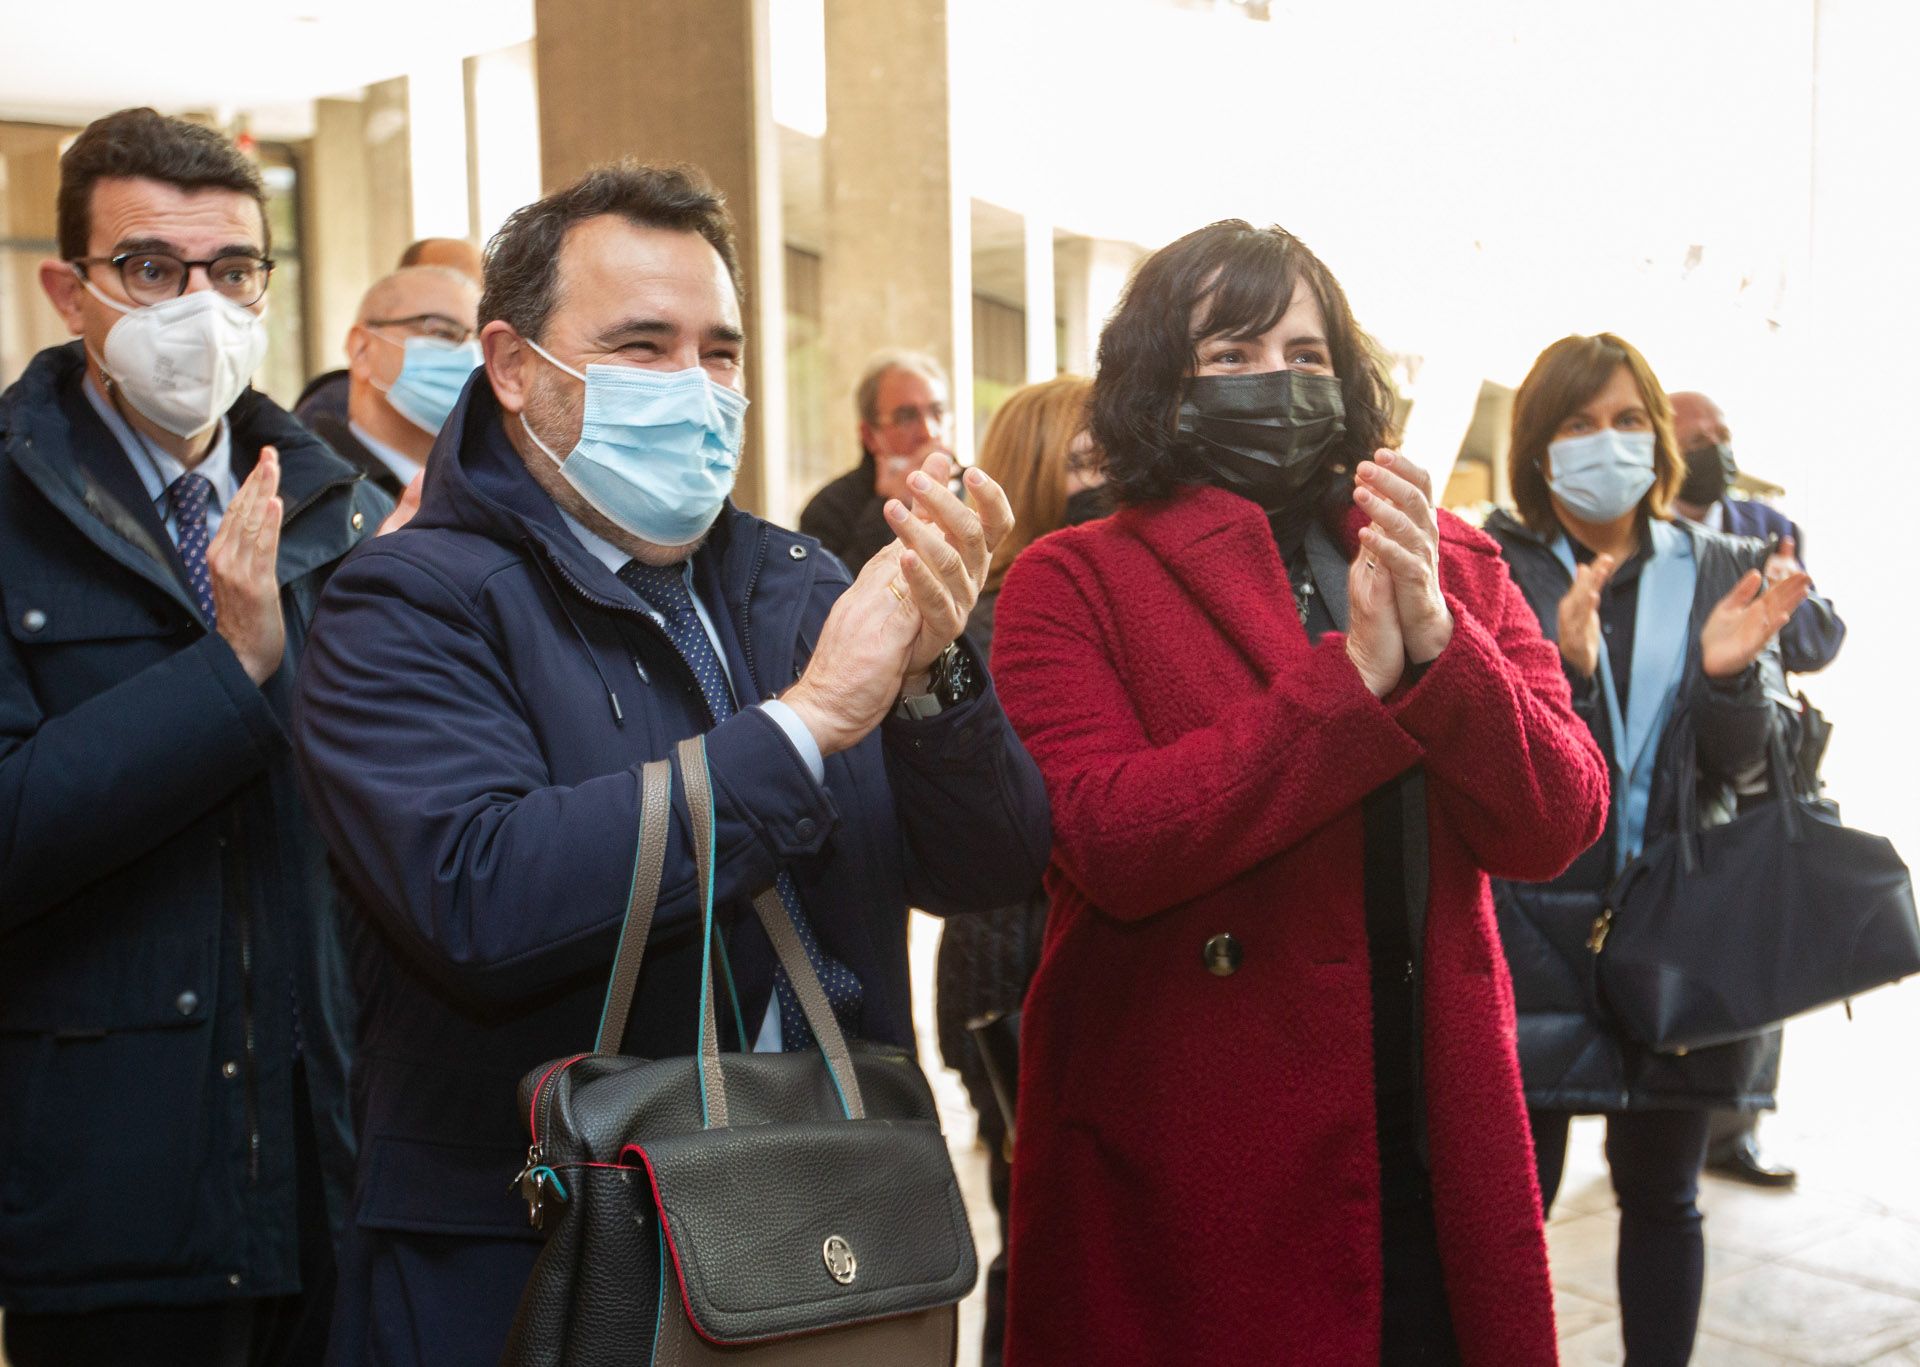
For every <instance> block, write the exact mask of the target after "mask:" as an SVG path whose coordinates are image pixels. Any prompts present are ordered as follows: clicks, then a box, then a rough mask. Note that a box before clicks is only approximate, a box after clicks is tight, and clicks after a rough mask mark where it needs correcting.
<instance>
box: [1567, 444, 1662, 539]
mask: <svg viewBox="0 0 1920 1367" xmlns="http://www.w3.org/2000/svg"><path fill="white" fill-rule="evenodd" d="M1547 458H1548V459H1549V460H1550V461H1552V462H1553V474H1552V475H1551V476H1550V477H1549V478H1548V480H1547V487H1548V488H1550V489H1552V490H1553V494H1554V497H1555V498H1558V499H1559V500H1560V502H1561V503H1563V504H1565V505H1566V509H1567V511H1568V512H1570V513H1572V514H1573V515H1574V516H1575V517H1577V518H1579V519H1581V520H1582V521H1583V522H1611V521H1613V520H1614V519H1615V518H1617V517H1624V516H1625V515H1626V514H1627V513H1629V512H1631V511H1633V509H1634V508H1636V507H1638V506H1639V504H1640V500H1641V499H1643V498H1645V497H1646V494H1647V490H1649V489H1651V488H1652V487H1653V433H1651V432H1620V431H1616V430H1615V429H1613V428H1611V427H1609V428H1606V429H1605V430H1603V431H1599V432H1590V433H1588V434H1587V435H1586V436H1584V437H1567V438H1565V439H1564V440H1561V441H1556V442H1554V443H1552V444H1551V445H1550V446H1548V447H1547Z"/></svg>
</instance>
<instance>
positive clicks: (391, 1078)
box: [295, 374, 1049, 1363]
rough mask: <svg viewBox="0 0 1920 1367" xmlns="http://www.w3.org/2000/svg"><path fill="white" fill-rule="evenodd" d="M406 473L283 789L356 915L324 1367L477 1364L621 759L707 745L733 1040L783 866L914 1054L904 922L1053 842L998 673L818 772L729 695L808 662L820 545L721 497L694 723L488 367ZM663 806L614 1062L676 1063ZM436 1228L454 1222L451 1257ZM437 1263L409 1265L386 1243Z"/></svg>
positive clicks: (505, 1261) (684, 846) (674, 963)
mask: <svg viewBox="0 0 1920 1367" xmlns="http://www.w3.org/2000/svg"><path fill="white" fill-rule="evenodd" d="M427 470H428V473H427V481H426V487H425V493H424V497H423V500H422V505H421V509H420V512H419V514H418V515H417V516H416V517H415V518H414V520H413V522H412V524H411V525H409V526H408V527H407V528H405V529H404V530H402V531H399V532H396V533H393V534H391V535H389V536H386V537H383V538H381V540H380V541H379V542H378V543H377V544H376V545H374V546H371V547H369V548H368V549H367V550H366V551H365V552H363V553H362V554H360V555H357V556H355V557H354V558H353V559H352V561H350V562H349V563H348V564H347V565H346V566H344V567H343V568H342V569H341V571H340V573H339V574H337V575H336V576H335V577H334V579H333V581H332V583H331V584H329V585H328V588H327V592H326V596H325V598H324V600H323V601H322V603H321V607H320V615H319V620H318V624H317V627H316V631H315V639H314V643H313V648H312V650H311V651H310V652H309V654H308V657H307V659H306V660H305V662H304V666H303V669H302V671H301V676H300V682H299V700H298V705H297V709H296V721H295V731H296V740H297V744H298V746H299V750H300V761H301V771H302V775H303V778H304V781H305V783H306V786H307V790H308V792H309V794H310V797H311V800H312V803H313V806H314V810H315V813H316V817H317V820H318V821H319V823H320V825H321V827H322V828H323V829H324V830H325V831H326V834H327V837H328V840H329V841H330V843H331V845H332V847H333V850H334V853H335V855H336V857H337V858H338V860H339V862H340V864H341V866H342V867H343V869H344V871H345V873H346V874H347V876H348V878H349V881H350V883H351V886H352V890H353V894H354V896H355V899H356V901H357V903H358V906H359V909H360V912H361V917H360V919H359V923H358V933H357V937H356V951H355V962H356V970H357V978H358V982H359V985H360V987H361V990H362V993H363V1015H362V1017H361V1028H360V1042H361V1047H362V1053H361V1057H360V1064H359V1067H358V1069H357V1071H356V1076H355V1102H356V1107H357V1118H358V1119H359V1121H360V1124H361V1127H362V1129H361V1136H362V1149H361V1162H360V1172H359V1184H358V1187H357V1190H356V1206H355V1228H354V1229H353V1230H352V1231H350V1234H349V1238H348V1241H347V1247H346V1249H345V1250H344V1251H343V1255H342V1256H343V1268H342V1281H341V1288H340V1292H339V1296H340V1312H339V1315H338V1317H337V1319H336V1322H335V1335H336V1337H335V1343H334V1347H333V1351H334V1354H335V1358H334V1360H335V1361H336V1362H342V1363H351V1362H359V1361H364V1360H368V1359H370V1358H374V1357H383V1358H384V1357H386V1356H387V1355H389V1354H390V1353H402V1354H405V1353H409V1352H410V1350H407V1349H404V1347H399V1346H395V1345H398V1344H403V1343H404V1342H408V1341H412V1342H419V1341H428V1340H430V1339H431V1338H432V1336H434V1335H437V1334H440V1333H453V1334H455V1335H456V1336H457V1338H458V1342H457V1343H449V1342H442V1343H441V1344H440V1346H439V1347H438V1348H437V1349H436V1354H435V1356H433V1358H432V1360H433V1361H435V1362H449V1363H457V1362H466V1361H473V1362H492V1361H495V1360H497V1358H498V1355H499V1351H500V1347H501V1340H502V1338H503V1336H504V1333H505V1328H506V1324H507V1320H508V1318H510V1316H511V1314H512V1311H513V1304H512V1300H513V1296H514V1293H515V1292H516V1291H517V1287H518V1282H519V1281H520V1280H523V1279H524V1276H525V1272H526V1270H527V1269H529V1268H530V1267H531V1265H532V1260H533V1255H534V1251H535V1246H534V1245H533V1244H532V1243H530V1242H527V1240H528V1238H529V1233H530V1232H529V1230H528V1228H527V1216H526V1208H525V1206H524V1205H523V1204H522V1203H521V1202H520V1200H519V1199H518V1198H517V1197H516V1196H515V1195H514V1194H512V1193H511V1192H510V1191H509V1189H508V1188H509V1185H510V1180H511V1179H512V1177H513V1175H514V1174H515V1173H516V1172H517V1171H518V1170H519V1168H520V1167H521V1166H522V1165H523V1163H524V1161H525V1154H526V1151H527V1143H528V1139H527V1129H526V1118H525V1116H524V1115H522V1114H520V1112H519V1110H518V1107H517V1106H516V1105H515V1102H514V1093H515V1087H516V1085H517V1084H518V1082H519V1080H520V1077H521V1075H522V1074H523V1073H525V1072H526V1071H527V1070H529V1069H531V1068H533V1067H534V1066H536V1065H538V1064H540V1063H541V1062H543V1061H545V1060H549V1059H553V1058H556V1057H560V1056H564V1055H567V1054H571V1053H576V1052H578V1051H580V1050H583V1049H588V1048H591V1047H592V1044H593V1036H594V1031H595V1027H596V1024H597V1022H598V1020H599V1016H600V1010H601V1005H602V1002H603V1000H604V997H605V992H606V983H607V974H608V970H609V968H610V966H611V964H612V960H613V955H614V949H615V942H616V937H617V933H618V928H619V925H620V921H621V916H622V914H623V912H624V910H625V906H626V901H627V893H628V887H629V883H630V881H631V878H632V876H633V860H634V846H635V832H636V823H637V784H636V781H635V776H636V772H637V770H638V768H639V766H640V765H641V764H643V763H645V762H646V761H648V760H651V759H656V758H659V757H662V756H666V755H668V754H669V753H670V752H671V750H672V748H673V746H674V744H675V743H676V742H677V741H679V740H681V739H683V738H684V737H686V736H689V735H693V734H697V733H699V732H702V731H705V732H706V735H707V749H708V754H709V757H710V763H711V768H712V771H713V775H714V789H715V801H716V806H717V809H718V810H717V828H718V839H717V845H716V849H717V865H718V872H717V880H716V887H717V901H718V903H719V904H720V906H721V908H722V910H721V915H722V917H723V919H725V920H726V921H727V922H728V924H729V925H730V927H731V930H730V945H731V956H732V960H733V967H734V972H735V977H736V981H737V983H738V987H739V991H740V996H741V998H742V1007H743V1011H744V1014H745V1018H746V1020H747V1022H748V1029H749V1031H752V1030H754V1029H755V1028H756V1027H757V1025H758V1023H759V1020H760V1017H761V1013H762V1011H763V1010H764V1006H765V1003H766V1000H767V996H768V993H769V990H770V987H771V981H772V979H771V971H772V963H773V960H772V955H771V951H770V949H769V947H768V946H767V944H766V940H765V937H764V935H762V934H761V933H760V931H759V927H758V926H757V924H755V923H754V922H753V918H752V915H751V912H750V911H749V910H748V909H747V903H748V899H749V898H750V896H751V894H753V893H754V892H756V891H758V890H760V889H763V888H765V887H767V886H768V885H769V884H771V883H772V881H773V880H774V877H775V875H776V872H777V870H778V869H779V868H780V867H781V866H782V865H784V866H786V867H787V868H789V869H791V870H792V872H793V874H794V877H795V879H796V880H797V882H798V884H799V887H800V891H801V895H802V897H803V899H804V901H805V903H806V907H807V910H808V913H809V916H810V918H811V920H812V923H813V925H814V928H815V930H816V931H817V932H818V934H819V937H820V940H821V942H822V944H823V945H824V946H825V948H826V949H827V951H828V952H829V953H830V954H832V955H833V956H835V957H836V958H838V959H840V960H841V961H842V962H844V963H846V964H847V965H848V966H849V967H851V968H852V969H853V970H854V971H855V972H856V973H857V974H858V975H859V976H860V979H861V981H862V983H863V984H864V987H865V999H864V1005H863V1014H862V1018H861V1020H860V1022H859V1027H858V1033H859V1034H860V1035H862V1036H865V1037H868V1038H872V1039H878V1040H885V1041H891V1042H893V1043H897V1044H903V1045H906V1044H910V1043H911V1042H912V1025H911V1021H910V1016H909V1006H910V1003H909V987H908V976H907V946H906V933H907V908H908V907H909V906H919V907H924V908H927V909H929V910H932V911H936V912H953V911H966V910H979V909H986V908H990V907H994V906H999V905H1003V904H1005V903H1007V902H1009V901H1015V900H1018V899H1019V898H1021V897H1024V896H1025V895H1027V894H1028V893H1029V892H1030V891H1031V890H1032V889H1033V888H1034V887H1035V886H1037V885H1038V882H1039V879H1040V876H1041V873H1042V871H1043V870H1044V868H1045V866H1046V860H1047V853H1048V831H1049V826H1048V809H1047V801H1046V796H1045V791H1044V789H1043V787H1042V784H1041V781H1040V776H1039V774H1038V772H1037V771H1036V770H1035V768H1034V766H1033V763H1032V761H1031V760H1029V759H1028V757H1027V755H1026V753H1025V751H1024V750H1023V749H1022V748H1021V746H1020V744H1019V742H1018V741H1017V740H1016V739H1015V737H1014V734H1013V731H1012V728H1011V727H1010V726H1009V725H1008V723H1007V721H1006V718H1005V716H1004V715H1003V714H1002V712H1001V710H1000V705H999V703H998V701H997V699H996V698H995V697H994V695H993V693H992V691H991V690H990V689H989V690H988V691H987V692H986V693H985V694H984V695H983V696H981V697H979V698H977V699H975V700H973V701H971V702H969V703H966V704H963V705H961V706H959V707H956V708H953V709H950V710H948V711H947V712H944V713H943V714H941V715H940V716H938V717H935V718H931V719H928V720H924V721H917V722H906V721H901V720H898V719H893V720H889V721H887V722H886V723H885V724H884V726H883V728H882V730H881V731H880V732H876V733H875V734H874V735H872V736H870V737H868V738H867V739H866V740H865V741H863V742H862V743H861V744H859V745H857V746H855V747H854V748H852V749H850V750H848V751H845V752H843V753H841V754H838V755H835V756H833V757H831V758H829V759H828V760H827V764H826V783H825V785H824V786H821V785H818V784H816V783H815V782H814V781H813V779H812V777H811V775H810V774H809V772H808V770H807V767H806V765H805V764H804V762H803V761H802V759H801V757H800V755H799V754H798V753H797V752H796V751H795V749H794V747H793V745H792V743H791V742H790V741H789V740H788V739H787V737H786V735H785V733H784V732H782V731H781V730H780V728H779V726H778V725H776V724H775V723H774V721H773V720H772V719H771V718H769V717H768V716H767V715H766V714H765V713H764V711H762V710H760V709H758V708H755V707H753V706H751V704H752V703H753V702H755V701H756V700H758V699H760V698H763V697H766V696H769V695H771V694H772V693H774V692H775V691H777V690H779V689H782V688H785V687H786V686H787V685H789V684H790V683H792V682H793V680H794V679H796V678H797V677H798V676H799V674H800V673H801V671H802V669H803V668H804V667H805V665H806V663H807V660H808V658H809V655H810V653H811V650H812V648H813V643H814V642H815V641H816V640H817V638H818V635H819V632H820V629H821V626H822V624H823V622H824V621H825V619H826V616H827V612H828V610H829V608H831V606H832V605H833V602H834V600H835V599H836V598H837V597H838V596H839V594H840V593H841V591H842V590H843V589H844V588H845V587H846V586H847V584H848V583H849V582H850V581H849V579H848V577H847V574H846V572H845V570H844V569H843V568H842V567H841V565H840V564H839V562H837V561H836V560H834V559H833V558H832V557H831V556H830V555H828V554H827V553H825V552H824V551H822V550H821V549H820V547H819V545H818V543H817V542H815V541H813V540H811V539H810V538H807V537H803V536H799V535H796V534H794V533H792V532H788V531H785V530H782V529H780V528H777V527H774V526H772V525H771V524H769V523H767V522H764V521H762V520H760V519H759V518H756V517H752V516H749V515H748V514H746V513H743V512H740V511H738V510H736V509H733V508H731V507H729V508H728V509H727V510H726V511H725V512H724V513H723V514H722V516H721V518H720V521H719V522H718V523H717V524H716V526H715V528H714V531H713V534H712V536H711V538H710V540H709V542H708V544H707V546H706V547H705V548H703V549H702V550H701V551H700V552H699V553H698V554H697V555H696V557H695V560H694V566H695V574H696V578H697V583H698V585H699V587H700V589H701V591H702V597H703V598H704V600H705V601H706V602H707V603H708V604H709V606H710V609H718V610H715V611H714V612H713V615H714V618H715V624H716V627H717V628H718V630H719V632H720V634H721V636H722V637H723V640H724V644H725V647H726V652H727V656H728V661H729V665H730V668H731V672H732V676H733V680H734V685H735V691H736V693H737V694H739V695H740V703H741V707H742V710H741V711H739V712H738V713H737V714H735V715H734V716H733V717H731V718H729V719H727V720H726V721H723V722H721V723H720V724H719V725H718V726H714V727H712V728H711V729H710V730H709V729H708V722H707V720H706V717H705V715H704V712H703V711H702V710H701V706H700V704H699V702H698V697H699V694H698V692H697V691H696V686H695V684H694V682H693V679H692V676H691V675H690V674H689V673H688V672H687V670H686V668H685V666H684V665H683V664H682V663H681V662H680V659H679V657H678V655H677V654H676V653H675V652H674V650H673V648H672V647H671V645H670V644H669V643H668V641H667V639H666V637H665V635H664V633H663V632H662V631H661V630H660V629H659V628H658V627H657V626H656V625H655V624H654V623H653V621H652V620H651V619H650V618H649V617H648V616H647V615H646V614H645V613H644V612H643V611H642V610H641V609H640V605H639V600H638V599H637V598H636V597H635V596H634V595H633V594H632V593H631V592H630V591H629V590H628V589H627V588H626V586H625V585H623V584H622V583H621V582H620V580H619V579H618V578H616V577H615V575H614V574H613V573H612V572H611V571H609V570H608V569H606V568H605V567H604V566H603V565H602V564H601V563H600V562H599V561H598V560H596V559H595V558H594V557H593V556H592V555H590V554H589V553H588V552H587V551H586V550H585V549H583V548H582V547H581V546H580V544H579V543H578V541H577V540H576V539H575V538H574V537H573V536H572V535H571V533H570V532H568V530H567V529H566V526H565V524H564V523H563V522H562V521H561V519H560V516H559V513H558V510H557V509H556V507H555V505H554V503H553V501H552V500H551V498H549V497H548V495H547V494H545V493H544V492H543V491H542V490H541V489H540V488H539V487H538V486H537V485H536V484H535V483H534V482H533V480H532V478H531V477H530V476H529V474H528V473H527V471H526V469H525V467H524V466H523V465H522V464H521V461H520V458H519V456H518V455H517V454H515V452H514V451H513V449H512V447H511V446H510V445H509V444H508V442H507V439H506V435H505V432H504V429H503V427H502V423H501V416H500V410H499V408H498V406H497V404H496V402H495V400H494V397H493V394H492V391H491V390H490V389H489V387H488V386H487V383H486V380H485V377H484V375H483V374H481V375H476V377H475V378H474V379H473V380H472V381H470V382H469V384H468V388H467V391H466V394H465V396H464V397H463V398H462V400H461V403H460V406H459V407H458V408H456V409H455V411H454V414H453V416H452V417H451V418H450V419H449V421H448V423H447V425H446V427H445V429H444V430H443V431H442V433H441V436H440V440H439V442H438V444H437V445H436V447H435V449H434V453H433V455H432V457H431V458H430V459H429V462H428V466H427ZM675 804H676V811H675V817H674V827H673V836H672V844H671V846H670V849H669V852H668V855H667V864H666V872H665V876H664V879H663V893H662V897H661V902H660V908H659V912H658V915H657V919H656V921H655V930H654V938H653V940H652V942H651V943H650V944H649V946H648V956H647V963H646V966H645V969H644V972H643V975H642V980H641V984H640V989H639V992H638V999H637V1003H636V1007H635V1012H634V1016H633V1019H632V1022H631V1024H630V1026H629V1029H628V1033H627V1037H626V1046H627V1049H628V1051H629V1052H634V1053H639V1054H643V1055H649V1056H656V1057H657V1056H664V1055H672V1054H684V1053H690V1052H692V1050H693V1047H694V1029H695V1024H696V1007H697V998H696V990H697V985H698V965H699V947H698V936H697V934H691V933H689V932H690V931H692V930H695V929H697V925H698V922H697V920H695V919H694V917H695V916H696V911H697V908H696V898H695V894H694V871H693V859H692V854H691V844H690V841H689V829H688V824H687V816H686V811H685V808H684V793H683V790H682V789H681V788H680V785H679V783H678V782H677V781H676V791H675ZM742 917H744V919H741V918H742ZM728 1033H729V1035H732V1034H733V1033H734V1032H732V1031H729V1032H728ZM728 1042H729V1043H730V1044H737V1043H738V1041H737V1039H730V1040H729V1041H728ZM444 1236H467V1237H466V1242H465V1245H464V1246H465V1248H466V1250H467V1251H466V1252H465V1253H464V1254H463V1253H462V1252H461V1251H460V1250H461V1249H462V1247H463V1245H462V1243H460V1242H458V1241H451V1242H450V1241H448V1240H446V1239H445V1238H444ZM356 1241H358V1242H357V1243H356ZM428 1248H432V1249H434V1250H436V1251H435V1252H434V1255H433V1258H432V1260H431V1265H430V1266H428V1265H426V1264H425V1262H424V1261H422V1263H421V1265H420V1266H413V1265H412V1264H409V1263H408V1262H407V1260H408V1259H409V1258H413V1257H416V1255H419V1254H420V1253H421V1251H422V1250H423V1249H428ZM463 1258H464V1259H465V1261H464V1262H463ZM403 1278H404V1279H405V1280H406V1283H407V1284H406V1285H405V1286H404V1287H401V1286H399V1285H398V1283H399V1282H400V1281H401V1280H402V1279H403ZM503 1287H505V1288H509V1289H508V1290H507V1292H506V1294H505V1295H504V1296H502V1295H501V1294H500V1288H503ZM502 1300H504V1301H505V1304H501V1303H500V1302H501V1301H502ZM402 1321H405V1322H404V1323H403V1322H402ZM446 1326H451V1327H446ZM400 1360H403V1361H404V1360H410V1358H409V1357H407V1356H402V1357H401V1358H400Z"/></svg>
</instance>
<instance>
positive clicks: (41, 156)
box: [0, 128, 70, 386]
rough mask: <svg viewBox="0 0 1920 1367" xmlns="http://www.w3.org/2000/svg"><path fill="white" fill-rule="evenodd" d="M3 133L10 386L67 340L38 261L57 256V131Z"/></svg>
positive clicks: (3, 334) (0, 361) (1, 282)
mask: <svg viewBox="0 0 1920 1367" xmlns="http://www.w3.org/2000/svg"><path fill="white" fill-rule="evenodd" d="M0 131H4V133H5V135H6V136H5V138H4V139H3V140H0V157H3V158H4V159H5V174H4V176H0V209H4V214H5V217H4V220H0V229H3V231H0V238H4V239H5V240H6V242H7V243H8V244H9V245H10V246H12V247H13V248H14V250H12V251H9V252H8V253H7V254H6V261H7V266H6V271H5V274H4V275H0V386H3V385H5V384H7V383H10V382H11V381H12V380H14V379H15V378H16V377H17V376H18V375H19V374H20V372H21V371H22V370H24V369H25V368H26V365H27V362H28V361H30V360H32V359H33V356H34V354H35V353H36V352H39V351H43V350H45V349H46V348H47V347H50V346H58V345H59V344H60V343H62V342H65V341H68V340H70V339H69V337H68V336H67V326H66V324H65V323H63V322H61V320H60V315H59V314H57V313H55V312H54V311H53V305H52V304H50V303H48V302H47V297H46V295H45V294H44V293H43V292H42V291H41V289H40V263H41V262H42V261H44V260H45V259H46V258H47V257H49V256H54V255H57V254H58V248H57V246H56V245H55V238H54V233H55V219H54V199H55V197H56V195H57V193H58V191H59V188H60V136H61V135H60V132H59V131H58V130H42V129H27V128H13V129H6V130H0Z"/></svg>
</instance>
